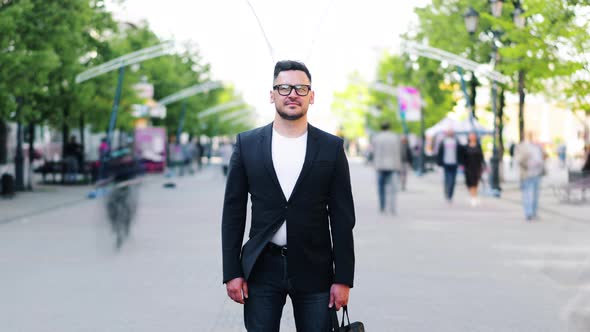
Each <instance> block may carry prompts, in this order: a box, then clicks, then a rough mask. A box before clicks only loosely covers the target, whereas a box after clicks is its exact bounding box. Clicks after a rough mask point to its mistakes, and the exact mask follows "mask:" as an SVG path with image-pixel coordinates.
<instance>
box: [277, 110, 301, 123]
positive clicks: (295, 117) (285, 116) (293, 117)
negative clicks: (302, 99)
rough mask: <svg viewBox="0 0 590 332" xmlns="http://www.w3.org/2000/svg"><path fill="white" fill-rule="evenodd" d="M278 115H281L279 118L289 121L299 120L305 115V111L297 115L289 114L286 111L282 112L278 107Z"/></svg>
mask: <svg viewBox="0 0 590 332" xmlns="http://www.w3.org/2000/svg"><path fill="white" fill-rule="evenodd" d="M277 113H278V114H279V116H280V117H281V118H283V119H284V120H288V121H295V120H299V119H301V118H302V117H303V116H304V115H305V111H303V110H302V111H301V112H300V113H297V114H287V113H285V112H284V111H282V110H280V109H279V108H278V107H277Z"/></svg>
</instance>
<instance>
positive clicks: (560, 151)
mask: <svg viewBox="0 0 590 332" xmlns="http://www.w3.org/2000/svg"><path fill="white" fill-rule="evenodd" d="M566 156H567V147H566V145H565V143H561V144H559V146H558V147H557V158H559V167H561V168H564V167H565V165H566Z"/></svg>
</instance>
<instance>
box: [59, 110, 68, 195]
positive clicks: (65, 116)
mask: <svg viewBox="0 0 590 332" xmlns="http://www.w3.org/2000/svg"><path fill="white" fill-rule="evenodd" d="M69 116H70V106H69V104H68V103H66V104H65V105H64V109H63V119H62V127H61V136H62V145H61V161H62V162H63V161H64V157H65V155H66V145H67V144H68V141H69V136H70V127H69V126H68V117H69ZM61 183H62V184H65V183H66V172H65V164H64V167H63V169H62V172H61Z"/></svg>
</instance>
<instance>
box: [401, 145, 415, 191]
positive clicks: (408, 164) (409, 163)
mask: <svg viewBox="0 0 590 332" xmlns="http://www.w3.org/2000/svg"><path fill="white" fill-rule="evenodd" d="M413 165H414V156H413V153H412V149H411V148H410V144H409V142H408V137H407V136H405V135H404V136H402V167H401V170H400V173H399V180H400V186H401V190H402V191H406V184H407V182H408V169H412V168H413Z"/></svg>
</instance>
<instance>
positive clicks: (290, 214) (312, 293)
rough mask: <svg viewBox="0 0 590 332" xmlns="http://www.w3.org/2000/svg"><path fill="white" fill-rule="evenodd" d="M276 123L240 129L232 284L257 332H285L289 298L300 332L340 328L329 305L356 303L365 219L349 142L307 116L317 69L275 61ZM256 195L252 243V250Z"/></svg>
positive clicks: (233, 179)
mask: <svg viewBox="0 0 590 332" xmlns="http://www.w3.org/2000/svg"><path fill="white" fill-rule="evenodd" d="M273 85H274V86H273V89H272V90H271V91H270V101H271V103H274V104H275V108H276V113H275V117H274V121H273V122H272V123H270V124H268V125H266V126H264V127H261V128H257V129H254V130H251V131H248V132H244V133H240V134H238V136H237V139H236V147H235V149H234V153H233V154H232V157H231V161H230V167H229V173H228V177H227V185H226V190H225V201H224V206H223V220H222V237H221V238H222V248H223V282H224V283H226V288H227V294H228V296H229V297H230V298H231V299H232V300H234V301H235V302H238V303H241V304H244V320H245V326H246V330H248V331H266V332H278V331H279V329H280V322H281V315H282V311H283V306H284V305H285V301H286V297H287V295H288V296H289V297H290V298H291V303H292V305H293V312H294V316H295V325H296V327H297V331H305V332H320V331H321V332H324V331H329V330H330V325H331V323H330V311H329V308H336V309H339V308H340V307H342V306H345V305H347V303H348V297H349V292H350V288H351V287H352V286H353V277H354V244H353V234H352V229H353V227H354V224H355V216H354V206H353V200H352V190H351V185H350V174H349V168H348V161H347V159H346V154H345V152H344V148H343V142H342V139H340V138H338V137H336V136H333V135H330V134H328V133H326V132H323V131H321V130H319V129H316V128H315V127H313V126H311V125H310V124H308V122H307V110H308V107H309V105H311V104H313V101H314V91H312V90H311V75H310V74H309V71H308V69H307V67H305V65H304V64H302V63H300V62H295V61H279V62H278V63H277V64H276V66H275V71H274V81H273ZM248 197H250V199H251V201H252V213H251V222H250V223H249V224H250V225H251V227H250V233H249V240H248V241H247V242H246V244H244V246H242V243H243V237H244V230H245V229H246V209H247V207H248V204H247V203H248Z"/></svg>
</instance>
